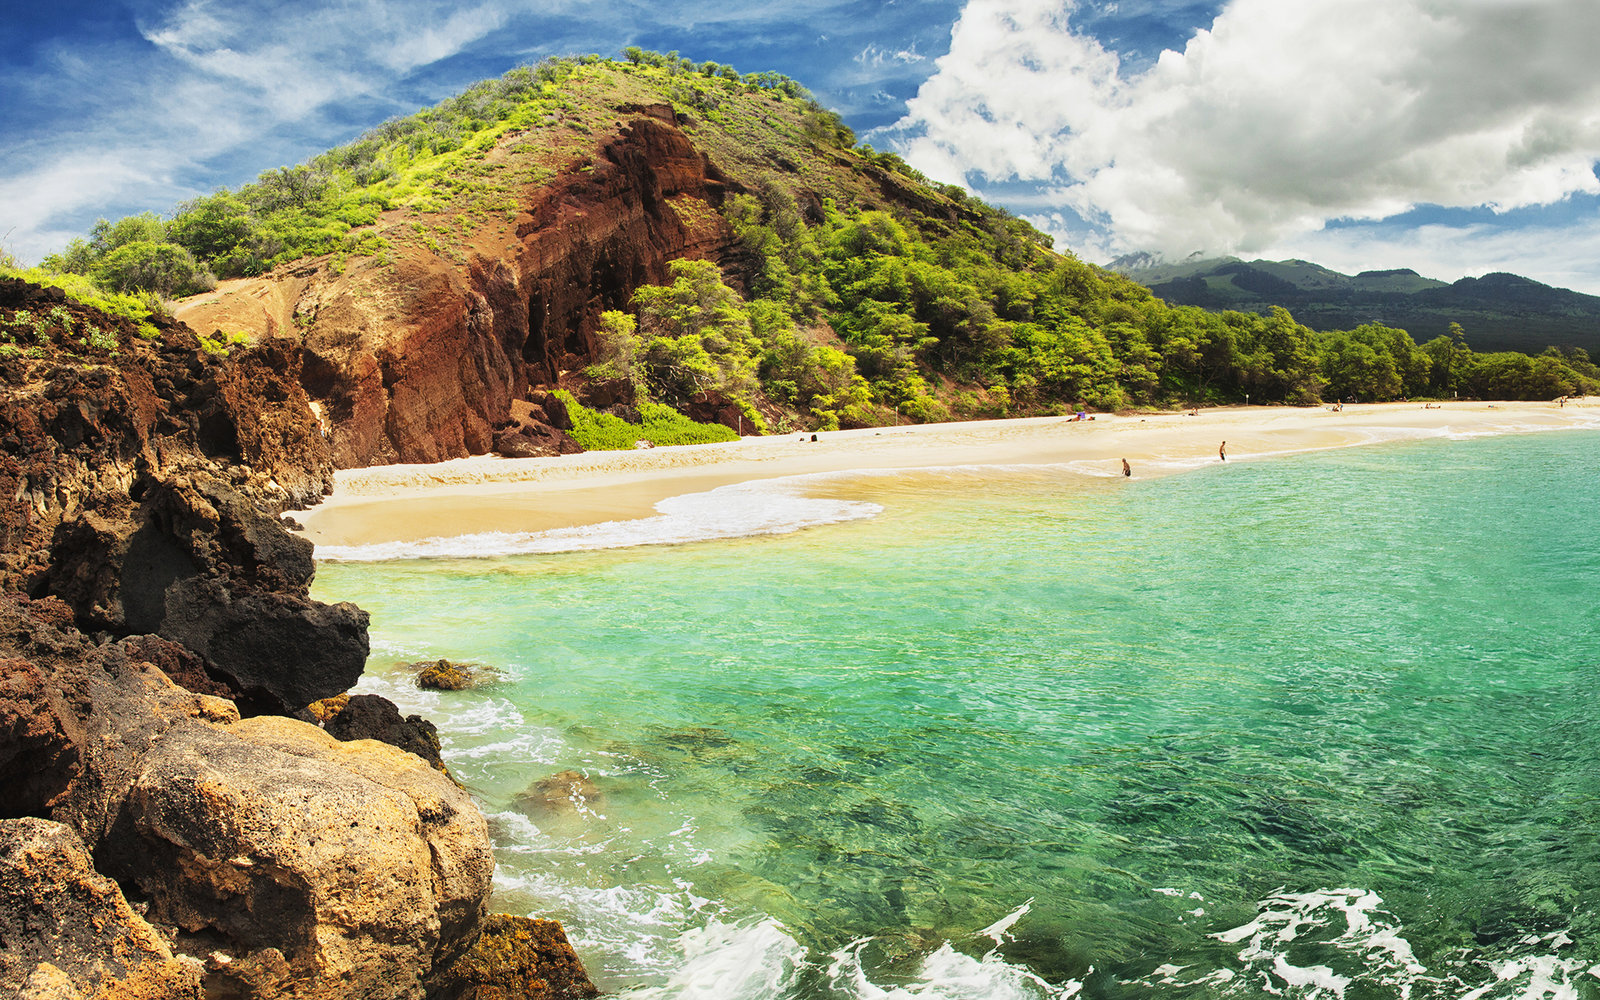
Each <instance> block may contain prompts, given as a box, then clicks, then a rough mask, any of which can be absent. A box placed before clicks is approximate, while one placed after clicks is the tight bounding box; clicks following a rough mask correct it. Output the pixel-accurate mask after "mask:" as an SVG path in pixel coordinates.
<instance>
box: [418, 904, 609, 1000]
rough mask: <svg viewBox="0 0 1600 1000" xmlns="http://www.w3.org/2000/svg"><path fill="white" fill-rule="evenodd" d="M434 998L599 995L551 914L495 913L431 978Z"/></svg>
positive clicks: (559, 999) (528, 999) (563, 999)
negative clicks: (548, 916)
mask: <svg viewBox="0 0 1600 1000" xmlns="http://www.w3.org/2000/svg"><path fill="white" fill-rule="evenodd" d="M432 985H433V992H432V993H431V998H432V1000H585V998H588V997H596V996H599V995H600V991H599V990H598V989H596V988H595V985H594V983H592V982H590V981H589V975H588V973H587V972H585V971H584V968H583V963H582V962H580V961H579V960H578V956H577V953H576V952H574V951H573V950H572V945H571V944H570V943H569V942H568V941H567V934H566V931H564V930H562V928H561V925H560V924H558V923H556V922H555V921H554V920H534V919H529V918H528V917H514V916H508V915H506V914H500V913H497V914H494V915H492V916H489V917H487V918H486V919H485V920H484V921H483V931H482V933H481V934H479V936H478V940H477V941H476V942H475V943H474V944H473V946H472V948H471V949H470V950H469V951H468V952H467V953H466V954H465V955H463V956H462V957H461V958H460V959H459V960H457V961H456V962H455V963H453V964H451V965H450V966H448V967H447V968H446V969H445V970H444V971H443V972H442V973H441V974H440V975H439V976H438V977H437V979H436V980H435V982H434V983H433V984H432Z"/></svg>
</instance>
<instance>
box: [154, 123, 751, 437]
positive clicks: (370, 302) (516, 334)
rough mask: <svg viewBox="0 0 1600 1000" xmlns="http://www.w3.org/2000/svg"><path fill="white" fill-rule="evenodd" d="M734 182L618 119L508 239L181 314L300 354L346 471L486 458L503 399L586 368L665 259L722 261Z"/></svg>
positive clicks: (283, 278)
mask: <svg viewBox="0 0 1600 1000" xmlns="http://www.w3.org/2000/svg"><path fill="white" fill-rule="evenodd" d="M727 184H728V182H727V180H726V178H724V177H723V176H722V174H721V173H720V171H718V170H717V169H716V167H715V166H713V165H712V164H711V163H710V162H709V160H708V159H707V158H706V157H705V156H704V155H703V154H702V153H700V152H699V151H698V150H697V149H696V148H695V146H694V145H693V143H692V142H691V141H690V140H689V138H688V137H687V136H686V135H685V134H684V133H683V132H682V130H681V129H679V127H678V125H677V123H676V121H675V120H674V117H673V113H672V110H671V109H670V108H669V107H667V106H665V105H656V106H650V107H643V108H641V107H625V108H622V109H619V123H618V127H617V128H616V130H615V132H614V133H613V134H610V135H606V136H603V137H601V138H600V139H599V140H598V141H597V142H596V143H595V146H594V150H593V152H592V154H591V155H590V156H588V157H587V158H586V160H585V159H582V158H580V160H578V161H577V162H574V163H570V164H568V169H565V170H563V171H561V172H560V173H558V174H557V176H556V177H555V178H554V179H553V180H551V181H549V182H546V183H542V184H534V185H529V186H527V187H525V188H523V189H522V190H521V191H520V193H519V194H518V196H517V211H516V215H515V222H514V225H512V226H509V227H507V228H506V229H504V230H499V231H496V230H493V229H492V228H489V227H484V228H483V229H480V230H479V231H477V232H475V233H474V234H473V235H472V236H471V237H470V238H468V239H466V240H465V245H463V246H460V247H458V248H456V250H455V251H454V252H452V251H448V250H443V249H442V248H441V249H440V250H439V251H437V252H429V251H422V250H417V249H415V248H412V249H406V250H401V251H397V252H395V253H393V254H392V255H391V257H390V260H389V262H388V265H387V266H386V265H384V264H381V263H378V262H376V261H373V260H364V261H359V262H355V263H352V265H351V267H350V269H349V271H348V272H346V273H343V274H336V273H334V270H333V269H332V268H331V267H330V266H328V264H327V263H325V262H324V263H317V262H308V263H307V264H306V265H304V266H301V267H299V268H297V269H296V270H294V271H290V272H277V273H274V274H273V275H270V276H268V277H266V278H262V279H255V280H251V281H244V282H232V283H229V284H227V285H226V286H224V287H223V288H222V289H221V290H220V294H217V295H212V296H207V297H204V298H203V299H201V300H197V301H195V302H191V303H190V304H188V305H187V306H186V307H185V308H184V309H183V310H181V311H180V316H181V317H182V318H184V319H185V320H187V321H188V322H189V323H190V324H191V325H194V326H196V327H197V328H199V329H203V330H204V329H210V328H212V327H213V326H231V327H239V326H244V327H247V328H252V329H254V330H255V331H257V332H259V333H263V334H269V335H272V336H275V337H279V338H284V339H293V340H296V341H298V343H299V346H300V347H301V350H302V359H303V364H302V381H303V383H304V386H305V388H306V391H307V392H308V393H309V395H310V397H311V399H312V400H313V401H314V402H315V403H316V404H317V407H318V409H319V412H320V414H321V416H322V419H323V421H324V423H325V425H326V427H327V429H328V432H329V435H330V442H331V446H332V455H333V460H334V462H335V463H336V464H337V465H338V466H340V467H354V466H365V465H374V464H383V463H390V462H434V461H440V460H443V459H448V458H457V457H461V456H465V455H473V454H482V453H485V452H488V451H490V450H491V449H492V448H494V447H495V438H496V432H497V431H498V430H502V429H504V428H505V427H507V425H509V424H510V423H511V422H512V401H513V400H516V399H520V398H524V397H526V395H527V394H528V391H529V388H530V386H539V385H553V384H556V383H558V382H559V381H560V380H561V377H562V375H563V374H564V373H566V372H568V371H575V370H579V369H581V368H582V367H583V366H584V365H586V364H588V360H589V358H590V357H591V355H592V352H593V348H594V344H593V335H594V331H595V329H596V326H597V325H598V322H599V318H600V314H601V313H602V312H603V311H605V310H607V309H620V308H624V307H626V305H627V303H628V299H629V297H630V296H631V295H632V294H633V291H634V290H635V289H636V288H638V287H639V286H640V285H643V284H650V283H658V282H661V281H663V280H665V279H666V276H667V264H668V262H669V261H671V260H673V259H676V258H679V257H713V258H717V259H721V258H723V257H724V256H727V255H730V254H731V253H732V250H733V237H732V233H731V231H730V230H729V229H728V227H727V225H726V223H725V222H724V221H723V220H722V218H721V217H720V216H719V215H718V214H717V213H716V211H715V209H716V207H717V206H719V205H720V204H721V203H722V200H723V197H724V192H725V189H726V187H727ZM396 214H397V213H396ZM388 224H389V225H399V224H400V223H399V222H398V221H396V220H389V222H388Z"/></svg>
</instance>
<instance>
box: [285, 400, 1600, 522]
mask: <svg viewBox="0 0 1600 1000" xmlns="http://www.w3.org/2000/svg"><path fill="white" fill-rule="evenodd" d="M1095 416H1096V419H1095V420H1092V421H1075V420H1073V419H1072V418H1070V417H1022V418H1014V419H1005V420H985V421H967V422H956V423H942V424H917V425H908V426H903V427H874V428H861V429H855V430H846V431H824V432H819V433H818V434H817V440H816V441H815V442H813V441H812V440H811V434H810V433H809V432H807V433H805V434H800V433H798V432H797V433H793V434H784V435H775V436H766V437H745V438H741V439H739V440H737V441H729V442H724V443H719V444H701V445H679V446H673V447H662V448H653V449H640V450H635V451H591V452H584V453H582V454H578V455H567V456H561V457H555V458H525V459H507V458H498V457H494V456H475V457H472V458H464V459H454V460H451V461H447V462H440V463H434V464H429V465H389V466H374V467H371V468H366V469H348V470H343V471H340V472H338V473H336V475H335V478H334V484H335V485H334V492H333V495H332V496H331V497H329V498H327V499H325V500H324V501H323V502H322V503H321V504H319V505H318V506H316V507H312V508H309V509H307V510H304V511H299V512H296V514H295V517H296V518H297V519H298V520H299V521H300V522H301V523H302V524H303V525H304V528H305V531H304V536H305V537H306V538H309V539H310V540H311V541H312V542H313V543H315V544H317V545H318V546H331V547H344V546H366V545H380V544H390V543H413V542H418V541H422V540H425V539H432V538H452V537H460V536H465V535H476V534H483V533H490V532H503V533H516V534H528V533H536V532H543V531H551V530H555V529H561V528H580V527H584V526H590V525H596V524H602V523H608V522H624V521H631V520H637V519H641V518H648V517H651V516H654V515H655V513H656V505H657V504H659V503H660V502H661V501H663V500H666V499H669V498H671V497H677V496H683V495H686V494H691V493H701V492H705V491H709V490H712V489H716V488H718V487H723V486H732V485H736V484H740V483H748V482H753V481H758V480H771V479H779V478H786V477H790V476H804V475H812V474H817V473H833V474H839V473H844V474H849V473H870V472H896V471H905V472H909V471H913V470H917V469H929V468H949V467H956V466H961V467H981V466H996V467H998V466H1008V467H1022V466H1040V467H1048V466H1073V467H1075V469H1076V470H1077V471H1078V472H1079V474H1083V475H1097V476H1098V475H1101V474H1102V473H1101V472H1100V471H1099V470H1096V471H1095V472H1094V473H1089V472H1087V470H1086V469H1085V466H1089V465H1098V464H1101V463H1103V464H1104V465H1105V470H1104V472H1103V475H1105V476H1107V477H1118V476H1119V475H1120V471H1121V460H1122V459H1124V458H1125V459H1127V460H1128V462H1129V463H1130V464H1131V465H1132V468H1133V473H1134V477H1135V478H1144V479H1149V478H1155V477H1156V476H1159V475H1170V474H1175V473H1177V472H1181V471H1185V470H1186V469H1189V468H1197V467H1200V466H1203V465H1205V464H1207V463H1214V462H1217V461H1219V459H1218V457H1217V449H1218V447H1219V446H1220V445H1221V443H1222V442H1223V441H1224V440H1226V441H1227V445H1228V459H1229V460H1230V461H1248V460H1252V459H1256V458H1263V457H1277V456H1282V455H1288V454H1297V453H1301V452H1308V451H1319V450H1325V449H1329V448H1343V447H1357V446H1361V445H1367V444H1380V443H1385V442H1390V441H1401V440H1415V439H1422V438H1428V437H1438V436H1444V435H1462V436H1477V435H1499V434H1517V433H1531V432H1536V431H1541V430H1563V429H1572V430H1578V429H1600V399H1584V400H1579V401H1576V402H1571V401H1569V403H1568V405H1567V406H1565V407H1561V406H1558V405H1557V404H1555V403H1545V402H1536V403H1535V402H1492V403H1489V402H1447V403H1444V404H1442V405H1440V406H1439V407H1438V408H1436V409H1425V408H1424V407H1423V404H1420V403H1373V404H1358V405H1348V406H1346V407H1345V408H1344V409H1343V410H1340V411H1333V410H1329V409H1327V408H1326V407H1325V406H1321V407H1290V406H1250V407H1245V406H1236V407H1224V408H1215V409H1207V410H1201V411H1200V412H1199V414H1198V415H1196V416H1190V415H1189V414H1188V413H1187V412H1186V411H1165V412H1154V413H1135V414H1131V415H1128V416H1113V415H1110V414H1096V415H1095Z"/></svg>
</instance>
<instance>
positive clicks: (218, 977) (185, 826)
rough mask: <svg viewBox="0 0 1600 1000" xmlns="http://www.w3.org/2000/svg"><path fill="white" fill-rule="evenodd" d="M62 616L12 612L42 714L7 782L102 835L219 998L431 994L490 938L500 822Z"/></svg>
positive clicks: (27, 803)
mask: <svg viewBox="0 0 1600 1000" xmlns="http://www.w3.org/2000/svg"><path fill="white" fill-rule="evenodd" d="M51 609H52V606H51V605H49V604H46V605H45V607H44V608H42V609H37V610H40V611H42V612H43V613H42V614H41V613H36V607H35V604H34V603H33V602H28V601H25V600H23V601H11V602H7V603H4V604H0V665H3V669H4V673H3V674H0V676H3V677H4V679H5V683H6V690H7V694H8V696H9V697H11V698H13V699H15V703H25V702H36V703H37V704H38V706H39V707H38V708H37V709H35V710H34V711H32V712H31V714H29V715H27V716H26V717H24V718H23V719H22V720H21V721H22V722H23V723H24V725H23V726H21V727H17V726H13V733H14V734H15V735H14V738H12V739H10V740H8V741H6V742H5V744H4V745H3V747H0V750H3V752H4V768H3V769H0V778H3V779H4V780H3V781H0V793H3V794H4V795H5V802H6V804H7V807H8V809H9V810H10V811H11V812H12V813H13V814H14V815H17V816H34V817H46V818H48V819H50V820H52V821H54V822H56V823H60V824H63V825H65V826H66V827H70V828H71V830H72V831H73V833H74V834H75V835H76V836H77V837H80V838H82V840H83V841H84V842H85V843H87V844H89V845H91V846H92V848H93V856H94V861H95V865H94V867H95V869H96V870H97V871H99V872H100V873H102V874H103V875H106V876H109V877H110V878H112V879H114V880H115V881H116V883H117V884H118V885H120V886H121V887H123V891H125V892H127V893H129V894H130V895H131V896H132V897H134V898H137V899H138V900H139V901H140V904H141V905H142V906H144V907H145V910H144V919H145V920H147V921H148V922H149V923H150V924H151V925H152V926H154V927H156V928H158V929H165V930H164V932H163V933H164V935H170V940H171V942H172V945H173V949H174V951H175V952H184V953H187V954H190V955H194V956H201V957H203V958H204V959H205V970H204V973H203V976H202V979H203V981H204V984H205V987H206V989H207V991H208V992H211V993H218V992H220V993H222V994H225V995H243V996H261V997H267V996H277V995H293V996H296V997H328V998H333V997H350V996H357V997H375V998H389V997H394V998H401V997H404V998H411V1000H420V998H421V997H422V996H423V993H424V986H423V980H424V979H425V978H426V977H428V976H430V975H433V974H437V973H439V972H440V971H441V970H443V969H444V968H445V967H447V966H448V965H449V964H450V963H451V962H453V961H454V960H455V959H456V958H457V957H459V955H460V954H461V953H463V952H464V951H465V949H466V948H467V947H468V946H469V945H470V944H471V943H472V942H473V941H474V940H476V938H477V934H478V929H479V923H480V921H481V919H482V917H483V914H484V905H485V900H486V899H487V896H488V891H489V879H490V874H491V872H492V869H493V859H492V855H491V853H490V847H489V840H488V833H487V829H486V827H485V824H484V820H483V817H482V814H481V813H480V812H479V811H478V810H477V808H476V807H475V806H474V805H473V804H472V802H471V800H470V798H468V796H467V795H466V793H465V792H463V791H462V790H461V789H459V788H457V787H456V786H455V785H454V784H453V783H452V782H451V781H450V780H449V779H448V778H447V777H445V776H444V775H443V774H440V773H439V772H438V771H436V770H435V769H434V768H432V767H430V766H429V765H428V764H427V762H425V761H423V760H421V759H419V758H418V757H416V756H414V755H412V754H409V753H405V752H402V751H400V750H398V749H396V748H394V747H391V746H387V745H385V744H382V743H378V742H375V741H371V740H359V741H355V742H350V743H341V742H339V741H338V740H335V739H334V738H333V737H332V736H329V735H328V734H327V733H325V732H323V731H322V730H321V729H319V728H317V727H316V726H313V725H311V724H309V723H304V722H300V721H298V720H295V719H289V718H283V717H275V716H263V717H259V718H254V719H246V720H242V721H241V720H240V719H239V717H238V713H237V711H235V709H234V706H233V704H232V703H231V702H228V701H225V700H222V699H219V698H216V697H212V696H209V695H201V694H195V693H193V692H190V691H186V690H184V689H182V688H179V687H177V686H176V685H175V684H173V683H172V682H171V681H170V680H168V679H167V677H166V675H165V674H163V673H161V671H160V670H158V669H157V668H156V667H155V666H154V665H153V664H150V663H146V662H142V661H140V660H139V659H137V658H136V657H135V656H133V655H131V654H130V652H129V647H130V645H132V644H103V645H97V644H94V643H91V642H89V641H88V640H86V639H85V638H83V637H82V636H81V635H78V634H77V633H75V632H73V631H70V630H64V629H61V628H58V627H56V626H55V625H53V624H51V623H50V622H49V621H48V614H49V612H50V611H51ZM16 737H20V738H16ZM56 853H57V854H60V853H61V852H59V851H58V852H56ZM52 863H53V864H66V863H67V862H66V861H56V862H52ZM10 867H14V866H10ZM6 870H9V868H8V866H6V865H4V864H0V872H3V871H6ZM17 877H21V876H17ZM85 877H87V876H85ZM97 884H98V883H97ZM101 887H102V888H104V886H103V885H102V886H101ZM18 892H19V893H21V894H22V895H21V896H19V897H18V898H25V897H26V893H25V892H23V890H18ZM102 895H105V894H104V893H102ZM106 898H107V899H109V898H110V897H109V896H106ZM112 902H114V901H112ZM106 905H111V903H107V904H106ZM79 944H82V942H76V941H64V942H63V943H62V944H61V947H62V948H63V949H64V950H65V951H68V952H72V951H74V950H75V949H77V948H78V947H79ZM85 947H87V945H85ZM7 954H16V953H15V952H14V950H13V949H11V948H10V941H9V939H7ZM32 954H33V953H27V954H26V955H22V956H20V957H17V958H16V961H17V962H18V963H19V964H22V963H25V962H26V961H28V959H29V956H31V955H32ZM39 954H40V956H41V957H38V958H37V959H35V960H34V963H33V964H34V965H37V964H39V962H49V963H50V964H52V965H54V966H56V967H57V968H59V969H62V970H63V971H64V972H65V973H66V975H67V976H68V978H69V979H70V980H71V981H72V982H74V983H75V984H77V985H78V986H79V988H83V987H84V986H85V985H86V980H84V979H83V978H82V977H81V976H80V975H79V974H78V973H75V972H73V971H72V970H70V969H67V968H66V967H65V966H63V965H61V963H60V962H56V961H54V960H52V959H51V958H50V957H49V956H48V955H45V954H44V953H42V952H41V953H39ZM85 954H88V952H85ZM156 954H157V957H158V958H159V957H160V955H159V950H157V952H156ZM169 957H170V956H169ZM86 960H87V959H86ZM19 974H20V975H23V976H26V975H31V974H32V973H31V971H30V970H22V972H20V973H19Z"/></svg>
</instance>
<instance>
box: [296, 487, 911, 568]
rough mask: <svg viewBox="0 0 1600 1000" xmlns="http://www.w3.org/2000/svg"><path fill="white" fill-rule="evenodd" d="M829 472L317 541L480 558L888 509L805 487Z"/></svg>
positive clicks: (664, 541)
mask: <svg viewBox="0 0 1600 1000" xmlns="http://www.w3.org/2000/svg"><path fill="white" fill-rule="evenodd" d="M824 478H828V477H825V476H821V475H818V476H791V477H785V478H781V479H766V480H758V481H755V482H748V483H737V484H734V485H730V486H719V487H718V488H716V489H714V490H709V491H707V492H704V493H688V494H684V495H683V496H677V497H670V498H668V499H666V500H662V501H661V502H660V503H658V504H656V505H655V509H656V512H657V513H656V516H655V517H644V518H636V519H633V520H627V521H606V522H603V523H601V524H586V525H579V526H576V527H571V528H556V529H553V530H550V531H535V532H502V531H489V532H481V533H478V534H471V535H456V536H452V537H447V538H424V539H421V540H420V541H413V542H384V543H379V544H374V545H319V546H317V550H316V556H317V558H318V559H320V560H324V561H327V562H383V561H388V560H396V559H480V558H490V557H494V556H508V555H535V554H547V553H554V552H578V551H589V550H596V549H617V548H631V547H633V546H637V545H680V544H683V543H686V542H702V541H710V540H713V539H721V538H744V537H749V536H752V535H778V534H786V533H788V532H791V531H799V530H801V529H802V528H811V527H816V526H819V525H824V524H838V523H840V522H843V521H854V520H859V519H861V518H867V517H872V516H874V515H876V514H878V513H880V512H881V511H882V510H883V508H882V507H881V506H880V505H878V504H875V503H868V502H865V501H860V500H834V499H824V498H818V497H810V496H806V495H805V494H804V492H803V491H804V490H805V489H806V488H807V487H808V486H810V485H812V484H814V483H816V482H818V481H821V480H822V479H824Z"/></svg>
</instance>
